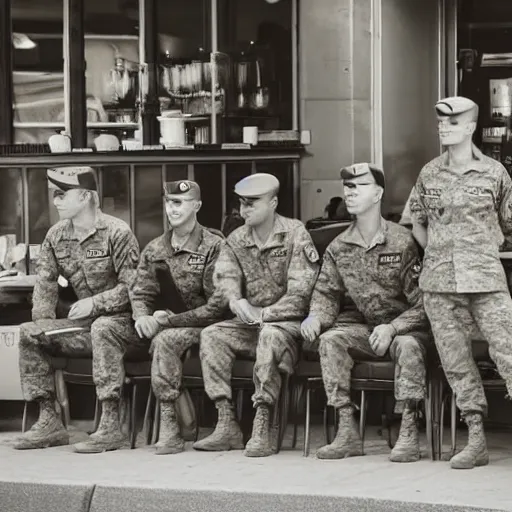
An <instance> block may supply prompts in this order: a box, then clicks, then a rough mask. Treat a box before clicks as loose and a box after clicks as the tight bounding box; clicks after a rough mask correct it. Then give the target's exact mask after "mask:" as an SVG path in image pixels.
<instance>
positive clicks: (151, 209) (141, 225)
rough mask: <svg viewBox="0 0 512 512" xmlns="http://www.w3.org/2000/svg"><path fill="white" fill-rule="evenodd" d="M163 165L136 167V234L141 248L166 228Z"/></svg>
mask: <svg viewBox="0 0 512 512" xmlns="http://www.w3.org/2000/svg"><path fill="white" fill-rule="evenodd" d="M162 193H163V184H162V167H161V166H154V167H146V166H144V167H142V166H137V167H136V168H135V230H134V231H135V236H136V237H137V239H138V240H139V244H140V247H141V249H142V248H143V247H144V246H145V245H146V244H147V243H148V242H149V241H151V240H153V238H156V237H157V236H160V235H161V234H162V233H163V230H164V217H163V198H162Z"/></svg>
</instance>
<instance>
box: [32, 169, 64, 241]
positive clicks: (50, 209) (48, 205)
mask: <svg viewBox="0 0 512 512" xmlns="http://www.w3.org/2000/svg"><path fill="white" fill-rule="evenodd" d="M28 215H29V217H28V218H29V222H28V224H29V241H30V243H31V244H40V243H42V242H43V240H44V237H45V235H46V232H47V231H48V229H50V227H51V226H53V224H55V223H56V222H57V221H58V220H59V215H58V213H57V210H56V208H55V206H54V205H53V194H52V192H51V190H50V189H49V188H48V181H47V179H46V169H43V168H40V169H29V170H28Z"/></svg>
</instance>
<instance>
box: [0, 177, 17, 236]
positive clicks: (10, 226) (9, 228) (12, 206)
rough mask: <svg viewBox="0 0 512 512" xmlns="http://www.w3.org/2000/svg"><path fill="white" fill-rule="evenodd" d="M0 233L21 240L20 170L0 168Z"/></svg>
mask: <svg viewBox="0 0 512 512" xmlns="http://www.w3.org/2000/svg"><path fill="white" fill-rule="evenodd" d="M0 173H1V176H2V187H0V235H16V241H17V242H21V241H22V240H21V235H22V217H21V215H22V204H21V202H22V192H21V170H20V169H0Z"/></svg>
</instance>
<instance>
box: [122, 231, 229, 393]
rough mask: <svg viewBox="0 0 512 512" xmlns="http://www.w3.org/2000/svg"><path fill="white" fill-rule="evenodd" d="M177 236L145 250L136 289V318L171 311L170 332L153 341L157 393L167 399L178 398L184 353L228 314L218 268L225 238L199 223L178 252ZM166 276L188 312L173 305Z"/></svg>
mask: <svg viewBox="0 0 512 512" xmlns="http://www.w3.org/2000/svg"><path fill="white" fill-rule="evenodd" d="M171 236H172V231H169V232H167V233H165V234H164V235H162V236H160V237H159V238H156V239H155V240H153V241H152V242H150V243H149V244H148V245H147V246H146V248H145V249H144V250H143V251H142V255H141V261H140V264H139V267H138V269H137V276H136V278H135V281H134V284H133V287H132V288H131V290H130V299H131V303H132V309H133V318H134V320H137V319H138V318H140V317H142V316H145V315H152V314H153V312H154V311H155V310H156V309H168V310H170V311H169V316H168V319H167V327H168V328H165V329H164V330H163V331H161V332H159V333H158V334H157V335H156V336H155V337H154V338H153V341H152V351H153V363H152V368H151V381H152V386H153V390H154V392H155V395H156V396H157V397H158V398H160V399H161V400H162V401H174V400H176V399H177V398H178V396H179V394H180V388H181V377H182V364H181V359H182V357H183V355H184V354H185V352H186V351H187V350H188V349H189V348H190V347H191V346H192V345H193V344H195V343H199V334H200V332H201V330H202V328H203V327H205V326H207V325H210V324H212V323H215V322H218V321H219V320H220V319H222V315H223V311H224V310H225V304H224V302H223V301H222V300H221V298H220V297H219V296H218V295H217V294H215V293H214V286H213V269H214V264H215V261H216V260H217V257H218V254H219V248H220V245H221V244H222V237H221V236H219V235H217V234H215V233H213V232H212V231H210V230H208V229H207V228H204V227H203V226H201V225H200V224H198V223H196V226H195V227H194V230H193V231H192V233H191V236H190V238H189V240H188V241H187V243H186V244H185V245H184V246H183V247H182V248H181V249H180V250H178V251H175V250H174V249H173V248H172V246H171ZM162 272H163V273H166V272H167V273H168V272H170V275H171V276H172V280H173V282H174V283H175V286H176V289H177V292H178V293H179V296H180V299H181V301H182V302H183V305H184V308H182V309H185V310H184V311H182V312H178V311H177V308H176V307H175V306H174V305H173V303H172V302H173V297H172V296H171V297H169V295H171V294H166V293H165V290H163V288H164V286H165V279H162V278H161V276H162ZM166 295H167V298H168V300H167V302H166V297H165V296H166ZM159 303H160V304H159ZM159 306H160V307H159ZM171 311H172V312H171Z"/></svg>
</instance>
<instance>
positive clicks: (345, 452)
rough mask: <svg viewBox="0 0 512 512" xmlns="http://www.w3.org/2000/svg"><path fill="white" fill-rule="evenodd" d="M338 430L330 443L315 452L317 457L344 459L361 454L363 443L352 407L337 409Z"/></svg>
mask: <svg viewBox="0 0 512 512" xmlns="http://www.w3.org/2000/svg"><path fill="white" fill-rule="evenodd" d="M338 418H339V425H338V432H337V433H336V437H335V438H334V441H333V442H332V443H331V444H328V445H327V446H322V448H319V449H318V451H317V452H316V456H317V458H319V459H344V458H345V457H355V456H357V455H363V445H362V442H361V437H360V436H359V431H358V429H357V424H356V420H355V419H354V414H353V411H352V407H343V408H341V409H339V410H338Z"/></svg>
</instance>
